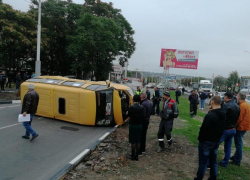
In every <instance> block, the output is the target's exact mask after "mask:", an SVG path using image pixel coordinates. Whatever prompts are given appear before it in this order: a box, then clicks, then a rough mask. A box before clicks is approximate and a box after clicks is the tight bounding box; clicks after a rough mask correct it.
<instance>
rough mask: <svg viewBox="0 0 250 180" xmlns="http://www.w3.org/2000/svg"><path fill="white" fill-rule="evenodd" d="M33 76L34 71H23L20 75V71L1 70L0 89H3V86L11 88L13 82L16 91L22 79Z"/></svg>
mask: <svg viewBox="0 0 250 180" xmlns="http://www.w3.org/2000/svg"><path fill="white" fill-rule="evenodd" d="M33 77H35V73H34V72H33V73H32V74H29V73H28V72H24V73H23V74H22V75H21V73H20V72H17V73H16V74H14V72H13V71H8V73H6V72H5V71H2V72H1V73H0V84H1V91H4V90H5V88H7V87H8V88H12V83H13V82H14V83H15V85H16V87H15V88H16V90H17V91H18V90H19V88H20V85H21V82H22V81H26V80H27V79H30V78H33Z"/></svg>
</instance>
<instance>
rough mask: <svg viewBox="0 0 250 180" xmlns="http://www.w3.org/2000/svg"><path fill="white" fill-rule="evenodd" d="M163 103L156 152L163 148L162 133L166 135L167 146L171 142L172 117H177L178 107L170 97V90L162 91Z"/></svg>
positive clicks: (170, 144) (169, 145)
mask: <svg viewBox="0 0 250 180" xmlns="http://www.w3.org/2000/svg"><path fill="white" fill-rule="evenodd" d="M163 98H164V100H165V101H164V103H163V110H162V111H161V115H160V116H161V122H160V125H159V130H158V135H157V136H158V141H159V149H158V151H157V152H158V153H160V152H162V151H163V150H164V148H165V144H164V135H166V136H167V142H168V148H171V146H172V144H173V140H172V136H171V132H172V130H173V123H174V118H177V117H178V108H177V105H176V103H175V101H174V100H173V99H171V97H170V92H168V91H166V92H164V93H163Z"/></svg>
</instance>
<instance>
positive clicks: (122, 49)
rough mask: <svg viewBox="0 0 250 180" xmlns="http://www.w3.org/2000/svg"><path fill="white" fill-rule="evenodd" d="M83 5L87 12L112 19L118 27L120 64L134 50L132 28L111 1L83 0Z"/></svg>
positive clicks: (122, 63)
mask: <svg viewBox="0 0 250 180" xmlns="http://www.w3.org/2000/svg"><path fill="white" fill-rule="evenodd" d="M84 7H85V8H86V9H87V11H88V12H90V13H91V14H94V15H96V16H98V17H106V18H109V19H111V20H112V21H114V22H115V23H116V24H117V25H118V26H119V27H120V29H119V31H118V36H117V37H116V38H117V40H118V41H117V42H118V49H119V54H118V55H119V56H118V57H119V61H120V64H121V65H122V66H124V63H125V62H126V61H127V60H128V59H129V58H130V57H131V55H132V54H133V53H134V51H135V42H134V39H133V35H134V33H135V32H134V30H133V28H132V27H131V25H130V24H129V22H128V21H127V20H126V19H125V17H124V16H123V15H122V14H121V10H120V9H116V8H114V7H113V4H112V3H105V2H101V1H100V0H85V3H84Z"/></svg>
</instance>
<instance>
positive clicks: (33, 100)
mask: <svg viewBox="0 0 250 180" xmlns="http://www.w3.org/2000/svg"><path fill="white" fill-rule="evenodd" d="M34 88H35V86H34V84H29V85H28V92H27V93H26V94H25V96H24V98H23V104H22V114H23V116H24V117H25V116H26V115H27V114H30V121H28V122H23V126H24V128H25V129H26V132H25V135H24V136H22V138H24V139H30V135H32V138H31V140H30V141H33V140H34V139H35V138H37V137H38V134H37V133H36V132H35V131H34V130H33V129H32V127H31V123H32V120H33V118H34V116H35V113H36V111H37V106H38V103H39V95H38V94H37V92H36V91H35V90H34Z"/></svg>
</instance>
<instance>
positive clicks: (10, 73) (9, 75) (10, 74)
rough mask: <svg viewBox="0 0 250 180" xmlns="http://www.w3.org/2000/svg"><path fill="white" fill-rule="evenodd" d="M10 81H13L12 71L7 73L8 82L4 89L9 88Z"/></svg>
mask: <svg viewBox="0 0 250 180" xmlns="http://www.w3.org/2000/svg"><path fill="white" fill-rule="evenodd" d="M12 80H13V72H12V71H9V72H8V81H7V83H6V87H8V86H9V88H11V83H12Z"/></svg>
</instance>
